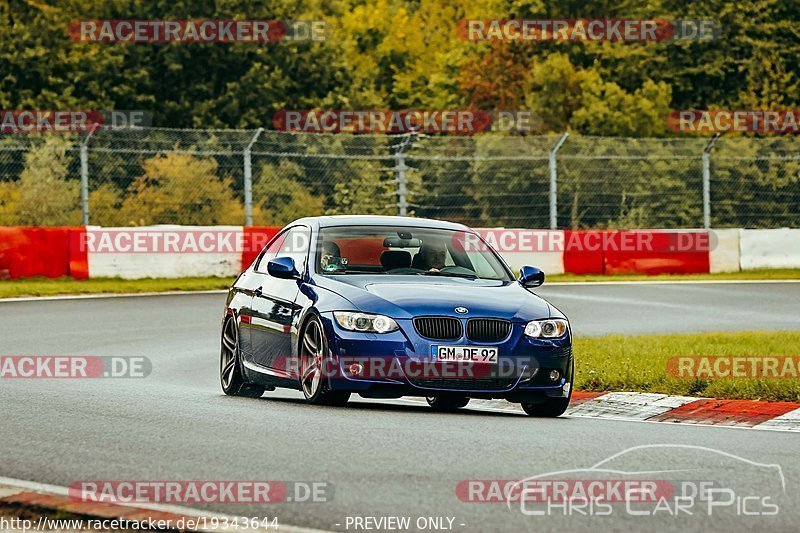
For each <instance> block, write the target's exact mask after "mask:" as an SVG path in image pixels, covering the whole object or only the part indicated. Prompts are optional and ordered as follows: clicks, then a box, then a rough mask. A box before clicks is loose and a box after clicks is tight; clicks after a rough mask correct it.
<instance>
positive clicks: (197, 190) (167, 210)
mask: <svg viewBox="0 0 800 533" xmlns="http://www.w3.org/2000/svg"><path fill="white" fill-rule="evenodd" d="M142 168H143V171H144V174H143V175H142V176H140V177H138V178H136V180H134V182H133V183H132V184H131V186H130V187H129V188H128V190H127V191H126V197H125V199H124V200H123V201H122V204H121V207H120V217H121V219H122V220H124V221H126V223H127V224H128V225H149V224H189V225H206V224H211V225H213V224H237V223H241V220H242V215H243V208H242V206H241V203H240V202H238V201H237V200H236V199H235V198H234V197H233V191H232V189H231V180H230V179H229V178H220V177H219V176H218V175H217V162H216V160H214V159H210V158H207V159H200V158H197V157H194V156H191V155H187V154H181V153H170V154H167V155H165V156H155V157H152V158H150V159H148V160H146V161H145V162H144V163H143V164H142ZM95 192H96V193H97V191H95Z"/></svg>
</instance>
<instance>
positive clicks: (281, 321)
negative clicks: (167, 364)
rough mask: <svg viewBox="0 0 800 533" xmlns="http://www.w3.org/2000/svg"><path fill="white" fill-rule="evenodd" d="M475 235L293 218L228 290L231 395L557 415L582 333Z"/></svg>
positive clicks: (398, 220)
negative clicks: (413, 402) (296, 393)
mask: <svg viewBox="0 0 800 533" xmlns="http://www.w3.org/2000/svg"><path fill="white" fill-rule="evenodd" d="M543 282H544V273H543V272H542V271H541V270H539V269H537V268H534V267H529V266H526V267H523V268H522V269H521V272H520V276H519V277H515V276H514V275H513V273H512V271H511V269H510V268H509V267H508V265H507V264H506V263H505V262H504V261H503V259H502V258H501V257H500V256H499V255H498V254H497V253H496V252H495V251H494V250H493V249H492V248H491V247H490V246H489V245H488V244H487V243H486V242H485V241H483V240H482V239H481V238H480V237H479V236H478V234H476V233H475V232H474V231H472V230H470V229H469V228H467V227H465V226H463V225H460V224H453V223H449V222H441V221H435V220H425V219H418V218H404V217H378V216H331V217H316V218H303V219H300V220H297V221H295V222H293V223H291V224H289V225H288V226H286V227H285V228H284V229H283V230H281V232H280V233H278V235H277V236H276V237H275V238H273V239H272V240H271V241H270V242H269V243H268V244H267V246H266V247H265V248H264V249H263V251H261V253H260V254H259V255H258V257H257V258H256V260H255V261H254V262H253V264H252V265H251V266H250V267H249V268H248V269H247V270H245V271H244V272H242V274H241V275H239V277H238V278H237V280H236V282H235V283H234V284H233V286H232V287H231V289H230V292H229V293H228V298H227V303H226V308H225V316H224V318H223V322H222V343H221V357H220V381H221V383H222V389H223V391H224V392H225V394H228V395H235V396H248V397H259V396H261V395H262V394H263V393H264V391H266V390H275V388H276V387H285V388H291V389H297V390H300V391H302V393H303V395H304V396H305V398H306V400H307V401H308V402H309V403H314V404H327V405H343V404H344V403H346V402H347V401H348V399H349V398H350V396H351V394H353V393H358V394H360V395H361V396H363V397H368V398H399V397H401V396H423V397H425V398H427V401H428V403H429V404H430V406H431V407H433V408H434V409H438V410H454V409H458V408H461V407H464V406H466V405H467V403H468V402H469V400H470V399H471V398H482V399H491V398H502V399H506V400H508V401H510V402H516V403H520V404H522V407H523V409H524V410H525V412H526V413H528V414H529V415H532V416H548V417H552V416H558V415H560V414H562V413H563V412H564V411H565V410H566V408H567V405H568V404H569V400H570V395H571V392H572V383H573V377H574V363H573V358H572V331H571V328H570V324H569V321H568V320H567V318H566V317H565V316H564V314H563V313H561V312H560V311H559V310H558V309H556V308H555V307H554V306H553V305H551V304H549V303H548V302H546V301H545V300H543V299H542V298H540V297H538V296H536V295H535V294H534V293H533V292H532V291H531V290H532V289H533V288H535V287H538V286H539V285H541V284H542V283H543Z"/></svg>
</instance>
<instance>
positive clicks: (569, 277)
mask: <svg viewBox="0 0 800 533" xmlns="http://www.w3.org/2000/svg"><path fill="white" fill-rule="evenodd" d="M748 279H749V280H787V279H800V269H797V268H776V269H762V270H747V271H744V272H721V273H718V274H659V275H657V276H647V275H644V274H615V275H609V276H602V275H599V274H586V275H580V274H553V275H552V276H547V278H546V281H545V285H547V282H548V281H553V282H555V281H559V282H576V283H579V282H582V281H688V280H748Z"/></svg>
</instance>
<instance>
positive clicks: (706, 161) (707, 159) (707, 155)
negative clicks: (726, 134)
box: [703, 133, 720, 229]
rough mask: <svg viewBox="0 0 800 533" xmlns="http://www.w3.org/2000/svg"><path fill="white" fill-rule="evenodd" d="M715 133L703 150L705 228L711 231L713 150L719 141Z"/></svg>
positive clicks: (717, 134)
mask: <svg viewBox="0 0 800 533" xmlns="http://www.w3.org/2000/svg"><path fill="white" fill-rule="evenodd" d="M719 136H720V134H719V133H715V134H714V135H713V136H712V137H711V138H710V139H709V140H708V143H706V146H705V148H703V228H704V229H711V150H712V149H713V148H714V144H715V143H716V142H717V139H719Z"/></svg>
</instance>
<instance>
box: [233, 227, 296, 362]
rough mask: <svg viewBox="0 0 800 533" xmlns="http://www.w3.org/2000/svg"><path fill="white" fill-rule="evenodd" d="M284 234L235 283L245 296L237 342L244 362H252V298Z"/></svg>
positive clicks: (263, 278)
mask: <svg viewBox="0 0 800 533" xmlns="http://www.w3.org/2000/svg"><path fill="white" fill-rule="evenodd" d="M286 233H287V232H286V231H283V232H281V233H279V234H278V235H276V236H275V237H274V238H273V239H272V240H271V241H270V242H269V243H268V244H267V246H266V247H265V248H264V249H263V250H262V251H261V253H260V254H259V255H258V257H257V258H256V260H255V261H254V262H253V267H252V268H249V269H247V270H246V271H245V272H244V273H242V276H241V277H240V278H239V281H238V283H237V285H238V286H239V287H240V288H241V290H242V292H243V293H245V295H246V296H247V299H246V300H245V302H246V303H245V305H242V306H241V308H240V311H239V315H240V316H239V342H240V346H241V350H242V356H243V357H244V359H245V360H246V361H251V362H252V361H253V342H252V335H251V332H252V325H253V324H252V323H253V298H254V297H255V293H256V289H260V288H263V286H264V282H265V278H266V277H267V273H266V272H267V263H268V262H269V260H270V259H273V258H274V257H275V256H276V255H277V254H278V252H280V251H281V249H282V248H283V243H284V240H285V239H286ZM262 290H263V289H262Z"/></svg>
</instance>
